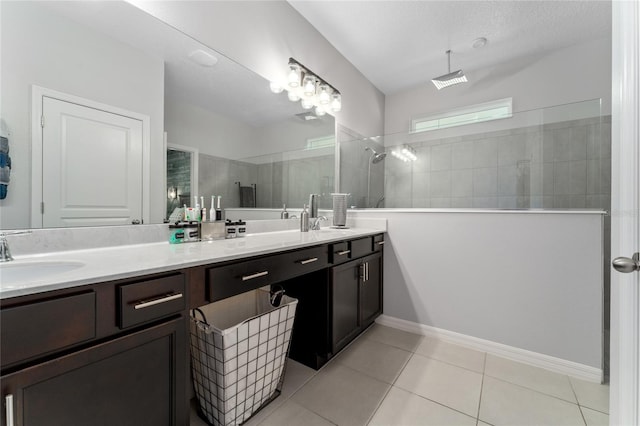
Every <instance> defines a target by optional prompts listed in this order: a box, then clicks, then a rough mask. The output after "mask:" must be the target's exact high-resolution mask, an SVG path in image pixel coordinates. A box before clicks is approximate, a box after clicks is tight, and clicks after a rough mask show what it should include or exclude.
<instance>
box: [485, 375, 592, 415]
mask: <svg viewBox="0 0 640 426" xmlns="http://www.w3.org/2000/svg"><path fill="white" fill-rule="evenodd" d="M486 376H487V377H491V378H492V379H493V380H497V381H499V382H502V383H507V384H510V385H513V386H517V387H519V388H522V389H526V390H529V391H531V392H535V393H538V394H540V395H544V396H548V397H549V398H553V399H557V400H558V401H562V402H566V403H567V404H572V405H578V406H579V404H578V403H577V402H571V401H567V400H566V399H562V398H560V397H557V396H555V395H549V394H548V393H544V392H540V391H539V390H535V389H531V388H529V387H527V386H524V385H520V384H518V383H513V382H510V381H508V380H505V379H501V378H500V377H494V376H491V375H489V374H487V375H486ZM586 408H589V407H586ZM595 411H597V410H595Z"/></svg>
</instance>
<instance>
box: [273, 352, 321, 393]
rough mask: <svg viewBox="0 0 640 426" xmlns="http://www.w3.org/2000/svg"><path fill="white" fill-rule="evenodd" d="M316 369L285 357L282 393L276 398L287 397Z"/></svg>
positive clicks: (314, 372) (306, 380) (309, 377)
mask: <svg viewBox="0 0 640 426" xmlns="http://www.w3.org/2000/svg"><path fill="white" fill-rule="evenodd" d="M316 373H317V371H316V370H314V369H313V368H309V367H307V366H306V365H304V364H300V363H299V362H297V361H294V360H292V359H287V368H286V370H285V372H284V383H283V385H282V393H281V394H280V397H279V398H278V399H281V398H282V399H286V398H289V397H290V396H291V395H293V393H294V392H295V391H297V390H298V389H300V387H302V385H304V384H305V383H306V382H308V381H309V380H310V379H311V378H312V377H313V376H314V375H315V374H316Z"/></svg>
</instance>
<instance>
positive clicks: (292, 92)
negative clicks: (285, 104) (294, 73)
mask: <svg viewBox="0 0 640 426" xmlns="http://www.w3.org/2000/svg"><path fill="white" fill-rule="evenodd" d="M287 96H288V97H289V100H290V101H291V102H297V101H299V100H300V96H298V91H297V90H289V91H288V92H287Z"/></svg>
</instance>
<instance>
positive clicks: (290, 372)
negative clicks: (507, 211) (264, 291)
mask: <svg viewBox="0 0 640 426" xmlns="http://www.w3.org/2000/svg"><path fill="white" fill-rule="evenodd" d="M608 412H609V387H608V386H605V385H598V384H594V383H590V382H585V381H582V380H579V379H575V378H572V377H568V376H565V375H562V374H557V373H553V372H550V371H547V370H543V369H540V368H536V367H531V366H528V365H525V364H520V363H517V362H513V361H509V360H506V359H503V358H499V357H496V356H493V355H489V354H485V353H484V352H477V351H474V350H471V349H467V348H464V347H461V346H456V345H452V344H449V343H445V342H442V341H438V340H433V339H430V338H426V337H422V336H418V335H415V334H411V333H407V332H404V331H400V330H396V329H393V328H389V327H384V326H380V325H374V326H373V327H372V328H370V329H369V330H368V331H367V332H366V333H364V334H363V335H362V336H360V337H359V338H358V339H357V340H356V341H355V342H353V343H352V344H351V345H350V346H349V347H348V348H346V349H345V350H344V351H343V352H342V353H341V354H340V355H338V356H337V357H336V358H334V359H333V360H332V361H331V362H329V363H328V364H327V365H326V366H325V367H323V368H322V369H321V370H320V371H317V372H316V371H314V370H312V369H310V368H307V367H306V366H304V365H302V364H299V363H297V362H295V361H292V360H289V363H288V365H287V370H286V376H285V382H284V387H283V390H282V394H281V395H280V396H279V397H278V398H276V399H275V400H274V401H273V402H272V403H271V404H270V405H269V406H267V407H265V408H264V409H263V410H262V411H261V412H259V413H258V414H256V416H254V417H253V418H252V419H250V420H249V421H248V422H247V423H246V425H247V426H258V425H260V426H289V425H290V426H297V425H303V426H330V425H339V426H359V425H371V426H373V425H376V426H377V425H387V426H391V425H455V426H458V425H460V426H462V425H486V424H490V425H495V426H498V425H539V426H541V425H554V426H559V425H587V426H592V425H607V424H608V420H609V416H608ZM204 425H205V423H204V422H203V421H202V420H201V419H200V418H198V416H197V414H196V412H195V409H192V412H191V426H204Z"/></svg>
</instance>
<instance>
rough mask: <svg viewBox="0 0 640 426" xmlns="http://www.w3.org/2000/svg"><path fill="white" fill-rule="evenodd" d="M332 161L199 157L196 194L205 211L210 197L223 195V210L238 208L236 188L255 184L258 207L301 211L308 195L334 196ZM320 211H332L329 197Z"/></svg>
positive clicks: (333, 159) (327, 159)
mask: <svg viewBox="0 0 640 426" xmlns="http://www.w3.org/2000/svg"><path fill="white" fill-rule="evenodd" d="M334 161H335V157H334V156H333V155H325V156H319V157H313V158H303V159H295V160H287V161H278V162H272V163H265V164H254V163H249V162H244V161H237V160H229V159H227V158H221V157H214V156H211V155H206V154H200V155H199V165H198V167H199V173H198V175H199V176H198V187H199V189H198V192H199V193H200V195H203V196H204V197H205V200H207V201H205V204H207V206H206V207H208V203H209V200H211V195H222V207H223V208H225V207H240V191H239V189H238V184H237V183H236V182H240V183H241V184H242V186H250V185H252V184H256V198H257V207H262V208H281V207H282V205H283V204H287V206H290V207H292V208H296V209H299V208H302V205H303V204H307V203H308V202H309V194H312V193H318V194H329V193H331V192H333V185H334V170H335V164H334ZM320 207H321V208H330V207H331V198H330V197H329V196H326V197H323V198H322V199H321V205H320Z"/></svg>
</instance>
